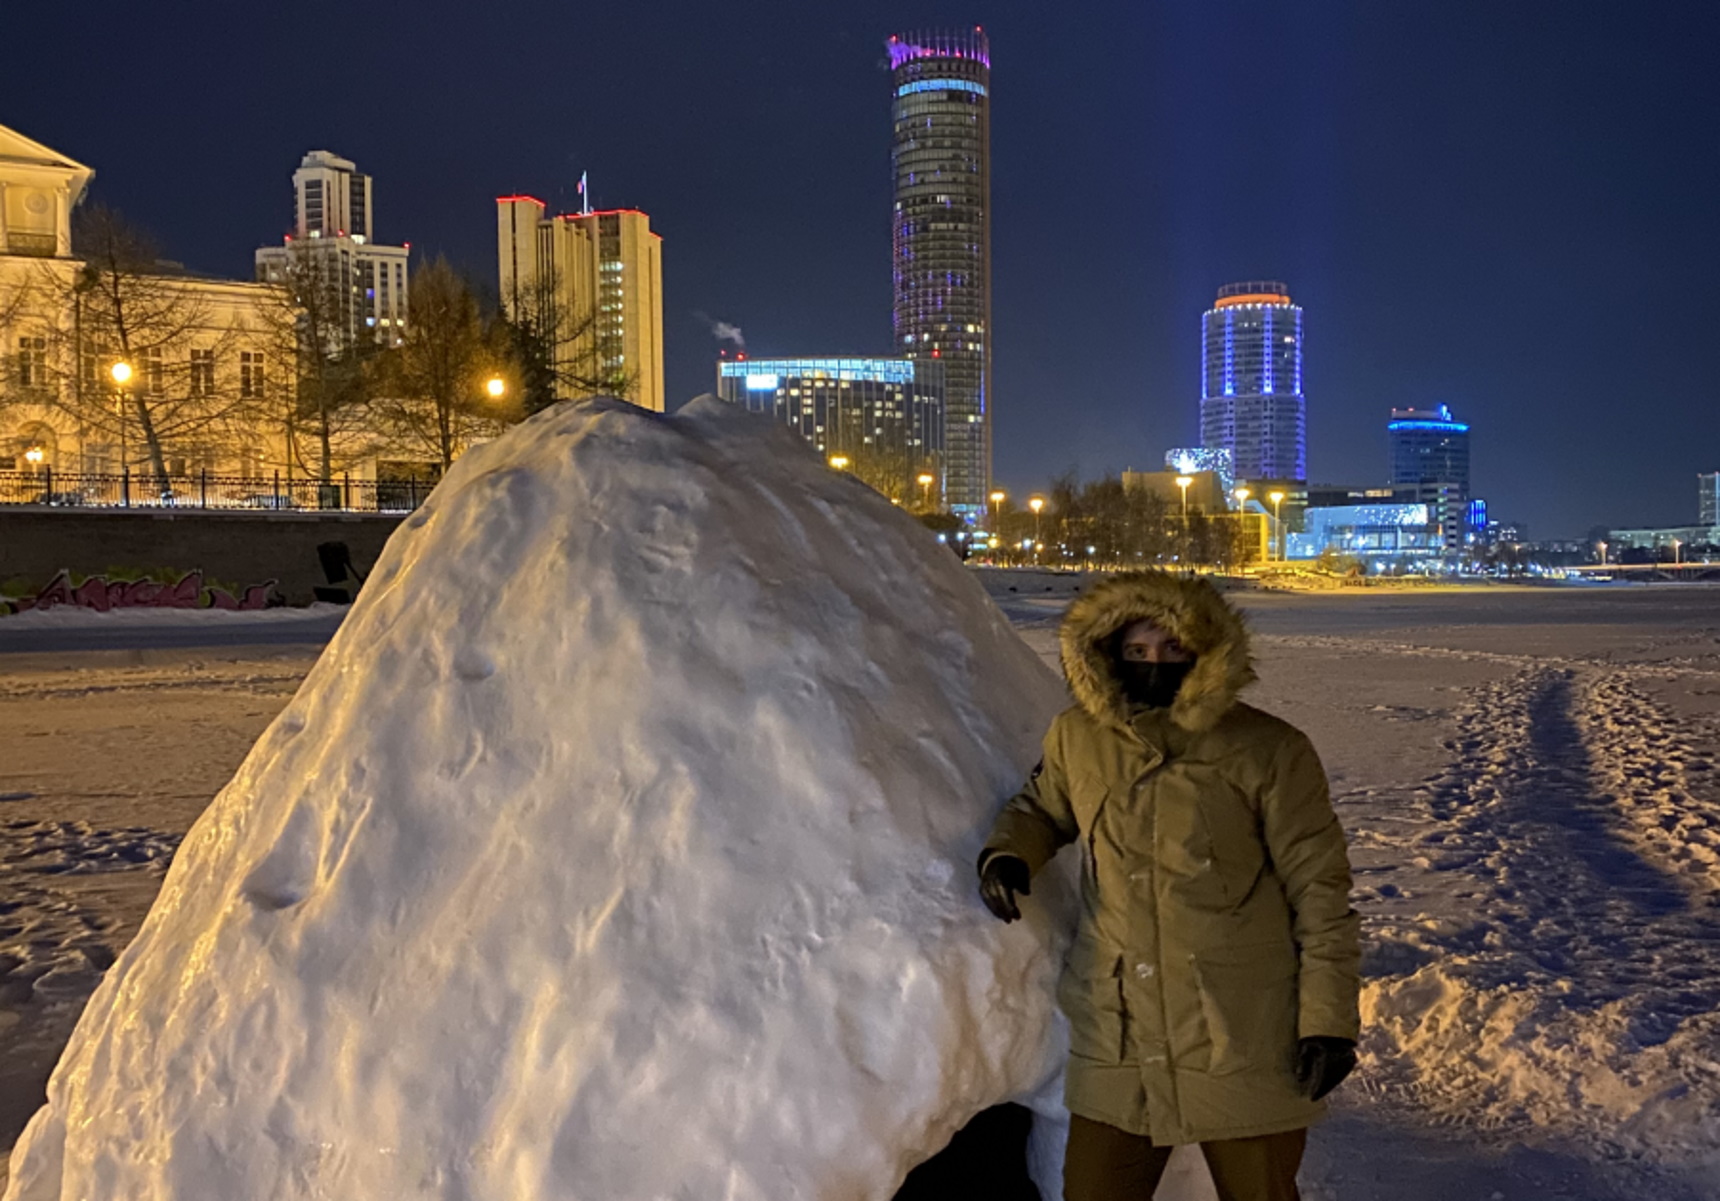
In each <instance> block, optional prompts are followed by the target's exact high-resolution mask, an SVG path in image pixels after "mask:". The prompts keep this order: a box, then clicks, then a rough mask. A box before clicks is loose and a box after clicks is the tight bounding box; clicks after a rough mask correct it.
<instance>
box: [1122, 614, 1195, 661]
mask: <svg viewBox="0 0 1720 1201" xmlns="http://www.w3.org/2000/svg"><path fill="white" fill-rule="evenodd" d="M1122 648H1123V649H1122V655H1123V662H1125V663H1188V662H1191V661H1193V659H1194V656H1193V655H1191V654H1189V653H1188V652H1187V651H1186V650H1184V649H1183V645H1182V643H1180V642H1178V641H1177V640H1176V639H1175V638H1172V637H1171V636H1170V635H1169V634H1167V633H1166V632H1165V631H1164V630H1161V629H1160V628H1159V627H1158V626H1156V625H1154V624H1153V623H1152V622H1150V621H1137V622H1136V623H1135V624H1134V625H1132V626H1130V627H1129V628H1128V629H1126V630H1124V631H1123V642H1122Z"/></svg>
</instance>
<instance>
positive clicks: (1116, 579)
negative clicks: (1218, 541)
mask: <svg viewBox="0 0 1720 1201" xmlns="http://www.w3.org/2000/svg"><path fill="white" fill-rule="evenodd" d="M1143 620H1145V621H1151V622H1153V623H1154V624H1155V625H1158V626H1159V627H1160V628H1162V629H1164V630H1165V631H1166V632H1167V633H1169V634H1170V635H1171V636H1172V637H1174V638H1175V639H1176V640H1177V641H1178V642H1180V643H1182V645H1183V647H1184V648H1185V649H1186V650H1187V651H1188V652H1189V653H1190V654H1192V655H1194V657H1195V664H1194V667H1193V668H1192V669H1191V670H1190V671H1189V673H1188V677H1187V678H1186V679H1184V680H1183V685H1182V688H1181V689H1179V690H1178V692H1177V699H1176V703H1175V704H1173V705H1172V706H1171V720H1172V721H1173V722H1175V723H1176V724H1177V725H1178V726H1180V727H1182V728H1183V729H1185V730H1188V731H1190V732H1192V733H1200V732H1201V731H1203V730H1210V729H1211V728H1212V727H1213V726H1215V725H1217V724H1218V720H1219V718H1221V717H1223V716H1224V715H1225V713H1226V712H1227V711H1228V710H1229V709H1230V707H1231V706H1232V705H1234V704H1235V703H1236V699H1237V694H1238V693H1240V692H1241V691H1242V690H1243V689H1244V688H1246V687H1247V686H1248V685H1249V684H1251V683H1253V682H1254V679H1255V675H1254V663H1253V658H1252V656H1251V655H1250V653H1249V646H1248V627H1247V626H1246V625H1245V624H1244V623H1243V620H1242V614H1240V613H1238V612H1237V611H1236V609H1235V608H1234V607H1233V606H1232V605H1231V604H1230V602H1228V601H1226V600H1225V599H1224V597H1223V596H1221V595H1220V594H1219V591H1218V589H1216V588H1214V587H1213V586H1212V585H1211V584H1210V583H1208V582H1207V581H1206V580H1204V579H1182V578H1179V577H1177V576H1173V575H1170V574H1169V573H1167V572H1162V571H1134V572H1128V573H1125V574H1123V575H1119V576H1113V577H1112V578H1111V579H1108V580H1106V581H1104V582H1103V583H1101V584H1099V585H1098V586H1097V587H1095V588H1094V589H1093V590H1092V591H1091V592H1089V593H1087V594H1086V595H1085V596H1082V597H1080V598H1079V599H1078V600H1076V601H1075V603H1074V604H1072V605H1070V606H1069V612H1068V614H1067V615H1066V616H1065V617H1064V618H1063V625H1062V628H1061V629H1060V630H1059V631H1058V641H1059V644H1060V647H1061V651H1062V658H1063V675H1064V677H1065V678H1066V679H1068V681H1069V690H1070V692H1072V693H1073V694H1074V696H1075V702H1076V703H1077V704H1078V705H1080V706H1081V708H1082V709H1084V710H1086V711H1087V713H1088V714H1089V715H1091V716H1092V717H1093V718H1094V719H1096V720H1098V721H1101V722H1106V723H1109V724H1112V725H1119V726H1124V727H1126V726H1127V725H1128V724H1129V703H1128V701H1127V700H1126V699H1125V698H1124V696H1123V685H1122V682H1121V681H1120V680H1119V679H1118V678H1117V669H1116V664H1115V662H1114V660H1113V659H1112V657H1111V647H1110V645H1109V644H1110V641H1111V639H1112V638H1113V636H1115V635H1116V634H1117V633H1118V631H1120V630H1122V629H1123V628H1125V627H1126V626H1129V625H1133V624H1134V623H1135V622H1137V621H1143Z"/></svg>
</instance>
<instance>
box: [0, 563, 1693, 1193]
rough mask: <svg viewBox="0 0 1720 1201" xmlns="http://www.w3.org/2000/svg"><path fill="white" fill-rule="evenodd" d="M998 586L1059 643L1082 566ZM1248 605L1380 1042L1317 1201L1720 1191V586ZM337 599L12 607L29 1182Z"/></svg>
mask: <svg viewBox="0 0 1720 1201" xmlns="http://www.w3.org/2000/svg"><path fill="white" fill-rule="evenodd" d="M1012 584H1013V585H1014V587H1015V589H1016V590H1015V591H1011V590H1010V589H1011V585H1012ZM987 585H988V588H989V589H990V590H991V591H992V592H993V595H994V596H996V597H997V598H998V600H999V602H1000V604H1001V605H1002V606H1003V607H1004V609H1005V611H1006V612H1007V613H1008V614H1009V616H1010V618H1011V619H1012V621H1013V622H1014V623H1015V625H1016V627H1017V629H1018V630H1019V631H1020V632H1021V634H1022V636H1023V637H1024V638H1025V639H1027V640H1028V642H1029V643H1030V644H1031V645H1033V646H1034V647H1035V649H1037V650H1039V651H1040V653H1041V654H1043V655H1045V656H1046V657H1047V658H1048V659H1050V658H1052V657H1054V642H1055V628H1056V622H1057V620H1058V618H1059V616H1060V615H1061V611H1062V608H1063V606H1064V605H1065V604H1066V603H1067V599H1068V597H1067V595H1065V594H1063V593H1064V592H1065V591H1066V589H1064V588H1062V587H1061V586H1059V590H1058V591H1053V592H1050V593H1047V592H1045V591H1044V588H1045V585H1044V584H1043V583H1042V582H1040V581H1039V580H1031V581H1030V578H1029V577H1015V576H1010V575H1006V574H1001V573H1000V574H998V575H995V576H990V577H988V579H987ZM1241 602H1242V604H1243V605H1244V606H1245V607H1246V608H1247V610H1248V611H1249V614H1250V616H1251V618H1252V620H1253V624H1254V628H1255V631H1256V634H1257V638H1258V642H1259V648H1258V649H1259V658H1260V674H1261V683H1260V684H1259V685H1258V686H1257V688H1256V689H1255V690H1254V691H1253V693H1252V695H1251V699H1252V700H1253V702H1254V703H1256V704H1258V705H1260V706H1262V707H1264V708H1266V709H1269V710H1271V711H1273V712H1276V713H1279V714H1281V715H1282V716H1284V717H1286V718H1288V719H1289V720H1291V721H1293V722H1295V723H1297V724H1298V725H1300V726H1302V727H1303V728H1304V729H1306V730H1307V731H1308V732H1309V734H1310V735H1311V736H1312V737H1313V739H1314V741H1315V743H1316V744H1317V745H1318V747H1319V749H1320V751H1321V753H1322V755H1323V757H1324V758H1325V760H1326V764H1327V767H1328V770H1329V772H1330V774H1331V778H1332V786H1333V794H1334V798H1335V800H1336V803H1337V807H1338V812H1339V816H1340V818H1341V819H1342V820H1343V822H1344V824H1345V827H1346V829H1347V830H1348V832H1349V834H1350V838H1351V844H1352V858H1353V860H1354V862H1355V865H1356V869H1357V881H1356V882H1357V894H1356V903H1357V907H1358V908H1359V909H1360V910H1361V911H1362V913H1363V915H1364V918H1365V922H1366V936H1367V960H1366V973H1367V985H1366V993H1365V996H1364V1001H1363V1004H1364V1018H1365V1020H1366V1022H1367V1024H1368V1034H1367V1036H1366V1041H1365V1043H1364V1051H1365V1052H1366V1055H1365V1059H1364V1065H1363V1068H1362V1070H1361V1071H1360V1072H1359V1073H1358V1076H1357V1078H1356V1079H1355V1080H1354V1081H1353V1082H1352V1083H1351V1084H1349V1085H1347V1086H1346V1087H1345V1088H1344V1089H1343V1090H1341V1092H1340V1094H1339V1097H1338V1104H1337V1107H1336V1110H1335V1116H1334V1119H1333V1121H1332V1122H1331V1123H1330V1124H1329V1125H1328V1126H1327V1127H1325V1128H1324V1129H1323V1130H1322V1131H1320V1132H1319V1133H1318V1134H1317V1135H1316V1136H1315V1139H1314V1140H1313V1142H1312V1144H1311V1149H1310V1154H1309V1161H1308V1165H1307V1168H1306V1170H1305V1172H1304V1195H1305V1196H1306V1197H1309V1198H1311V1199H1319V1198H1344V1199H1349V1198H1358V1199H1360V1198H1382V1199H1385V1198H1392V1199H1404V1201H1424V1199H1425V1201H1433V1199H1435V1198H1439V1199H1441V1201H1444V1199H1447V1198H1466V1197H1475V1198H1482V1199H1489V1198H1494V1197H1497V1198H1501V1199H1503V1198H1572V1199H1582V1201H1595V1199H1600V1198H1606V1199H1612V1198H1620V1199H1622V1198H1627V1197H1639V1196H1643V1195H1646V1194H1647V1193H1648V1192H1649V1191H1650V1190H1652V1191H1653V1194H1654V1195H1655V1196H1656V1197H1657V1201H1682V1199H1683V1198H1699V1197H1715V1196H1720V703H1716V698H1717V697H1720V590H1716V589H1707V588H1702V587H1675V586H1657V587H1651V588H1644V589H1635V590H1629V589H1594V590H1569V591H1566V590H1558V591H1554V590H1529V589H1488V590H1472V591H1437V592H1436V591H1428V592H1413V593H1365V594H1360V595H1355V594H1312V595H1286V594H1258V593H1250V594H1243V595H1242V596H1241ZM337 621H338V615H331V614H329V613H326V612H322V613H311V614H300V615H296V616H295V615H290V614H265V615H255V616H251V617H249V618H247V617H246V616H245V615H231V614H197V615H181V614H167V615H142V614H140V615H126V617H125V618H124V619H123V620H117V621H116V620H104V619H100V618H97V617H93V616H89V615H83V614H66V615H56V614H52V613H50V614H43V615H39V616H37V617H35V618H33V619H16V618H15V619H8V620H6V621H3V622H0V1180H3V1179H4V1175H3V1174H4V1154H3V1152H4V1151H5V1150H6V1149H9V1147H10V1146H11V1143H12V1141H13V1140H14V1139H15V1138H16V1137H17V1134H18V1132H19V1131H20V1130H21V1128H22V1126H23V1124H24V1122H25V1121H26V1120H27V1119H28V1117H29V1115H30V1114H31V1113H32V1112H33V1111H34V1109H35V1108H36V1106H37V1105H38V1104H39V1103H40V1101H41V1098H42V1087H43V1083H44V1081H45V1080H46V1077H47V1074H48V1072H49V1071H50V1070H51V1068H52V1065H53V1062H54V1060H55V1058H56V1057H57V1055H58V1052H59V1049H60V1047H61V1046H62V1045H63V1044H64V1042H65V1039H66V1038H67V1036H68V1035H69V1034H70V1031H71V1027H72V1024H73V1023H74V1022H75V1020H76V1017H77V1014H78V1011H79V1009H80V1007H81V1006H82V1004H83V1001H84V999H85V998H86V997H87V996H88V995H89V992H90V991H91V989H93V987H94V986H95V983H96V982H97V981H98V980H99V978H100V975H101V973H102V971H103V970H104V969H105V968H106V967H107V966H108V964H110V963H111V962H112V960H113V957H114V956H115V954H116V953H117V952H118V951H119V950H120V949H122V948H123V947H124V946H125V944H126V943H127V942H128V941H129V939H130V938H131V936H132V935H133V933H135V931H136V929H137V927H138V924H139V923H140V922H141V920H142V917H143V914H144V913H145V911H146V910H147V908H148V906H149V904H150V902H151V900H152V899H153V897H154V895H155V892H156V890H157V888H158V887H159V885H160V882H161V878H162V872H163V870H164V868H165V866H166V864H167V862H168V861H169V859H170V858H171V855H172V853H173V850H174V848H175V847H176V846H177V843H178V840H179V838H180V837H181V836H182V835H183V833H184V832H185V830H186V829H187V828H188V827H189V825H190V823H191V822H192V821H193V820H194V819H195V818H196V817H197V815H198V814H199V813H200V812H201V811H202V809H203V807H204V806H205V805H206V804H207V803H208V802H209V800H210V799H211V798H212V797H213V796H214V795H215V793H216V792H217V791H218V790H219V788H220V787H221V786H222V785H223V784H224V783H225V782H226V781H227V779H228V777H229V776H230V775H231V774H232V772H233V770H234V769H235V768H236V767H237V765H238V763H239V761H240V760H241V759H242V758H243V756H244V755H245V753H246V751H247V750H248V749H249V747H250V745H251V743H252V742H253V741H254V740H255V739H256V737H257V736H258V734H260V733H261V732H262V730H263V729H264V728H265V727H266V726H267V725H268V723H269V722H270V721H271V720H272V718H273V717H274V715H275V714H276V713H277V712H278V711H279V710H280V709H281V708H282V707H283V706H284V705H285V704H286V702H287V700H288V699H289V698H290V697H291V696H292V694H293V692H294V690H295V689H296V688H297V686H298V683H299V681H300V680H301V679H302V678H303V676H304V674H305V672H306V671H307V670H308V669H309V667H310V665H311V664H312V663H313V662H314V661H315V657H316V655H317V653H318V651H319V649H320V645H321V643H322V642H323V641H325V640H326V638H327V637H328V636H329V634H330V633H331V632H332V630H333V629H334V627H335V625H336V623H337Z"/></svg>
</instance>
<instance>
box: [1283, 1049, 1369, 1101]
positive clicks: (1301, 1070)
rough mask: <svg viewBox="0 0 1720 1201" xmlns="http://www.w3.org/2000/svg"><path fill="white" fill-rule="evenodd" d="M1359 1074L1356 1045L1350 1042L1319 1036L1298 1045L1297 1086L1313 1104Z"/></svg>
mask: <svg viewBox="0 0 1720 1201" xmlns="http://www.w3.org/2000/svg"><path fill="white" fill-rule="evenodd" d="M1355 1070H1356V1044H1355V1043H1354V1042H1353V1041H1352V1040H1350V1039H1347V1038H1332V1037H1331V1036H1329V1035H1325V1034H1316V1035H1314V1036H1312V1037H1311V1038H1304V1039H1302V1040H1300V1041H1299V1042H1298V1043H1297V1044H1296V1083H1297V1085H1299V1086H1300V1087H1301V1089H1302V1095H1303V1096H1305V1097H1307V1098H1308V1099H1309V1100H1310V1101H1318V1100H1319V1099H1320V1098H1321V1097H1323V1096H1325V1095H1326V1094H1327V1093H1329V1092H1331V1091H1332V1090H1333V1089H1335V1088H1337V1087H1338V1086H1339V1085H1340V1084H1342V1083H1343V1082H1344V1077H1345V1076H1348V1075H1349V1074H1350V1073H1351V1072H1353V1071H1355Z"/></svg>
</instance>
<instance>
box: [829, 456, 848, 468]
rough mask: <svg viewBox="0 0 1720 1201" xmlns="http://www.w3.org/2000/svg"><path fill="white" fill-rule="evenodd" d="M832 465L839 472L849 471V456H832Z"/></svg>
mask: <svg viewBox="0 0 1720 1201" xmlns="http://www.w3.org/2000/svg"><path fill="white" fill-rule="evenodd" d="M830 465H831V466H832V467H834V468H836V470H838V471H847V470H848V456H847V455H831V456H830Z"/></svg>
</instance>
